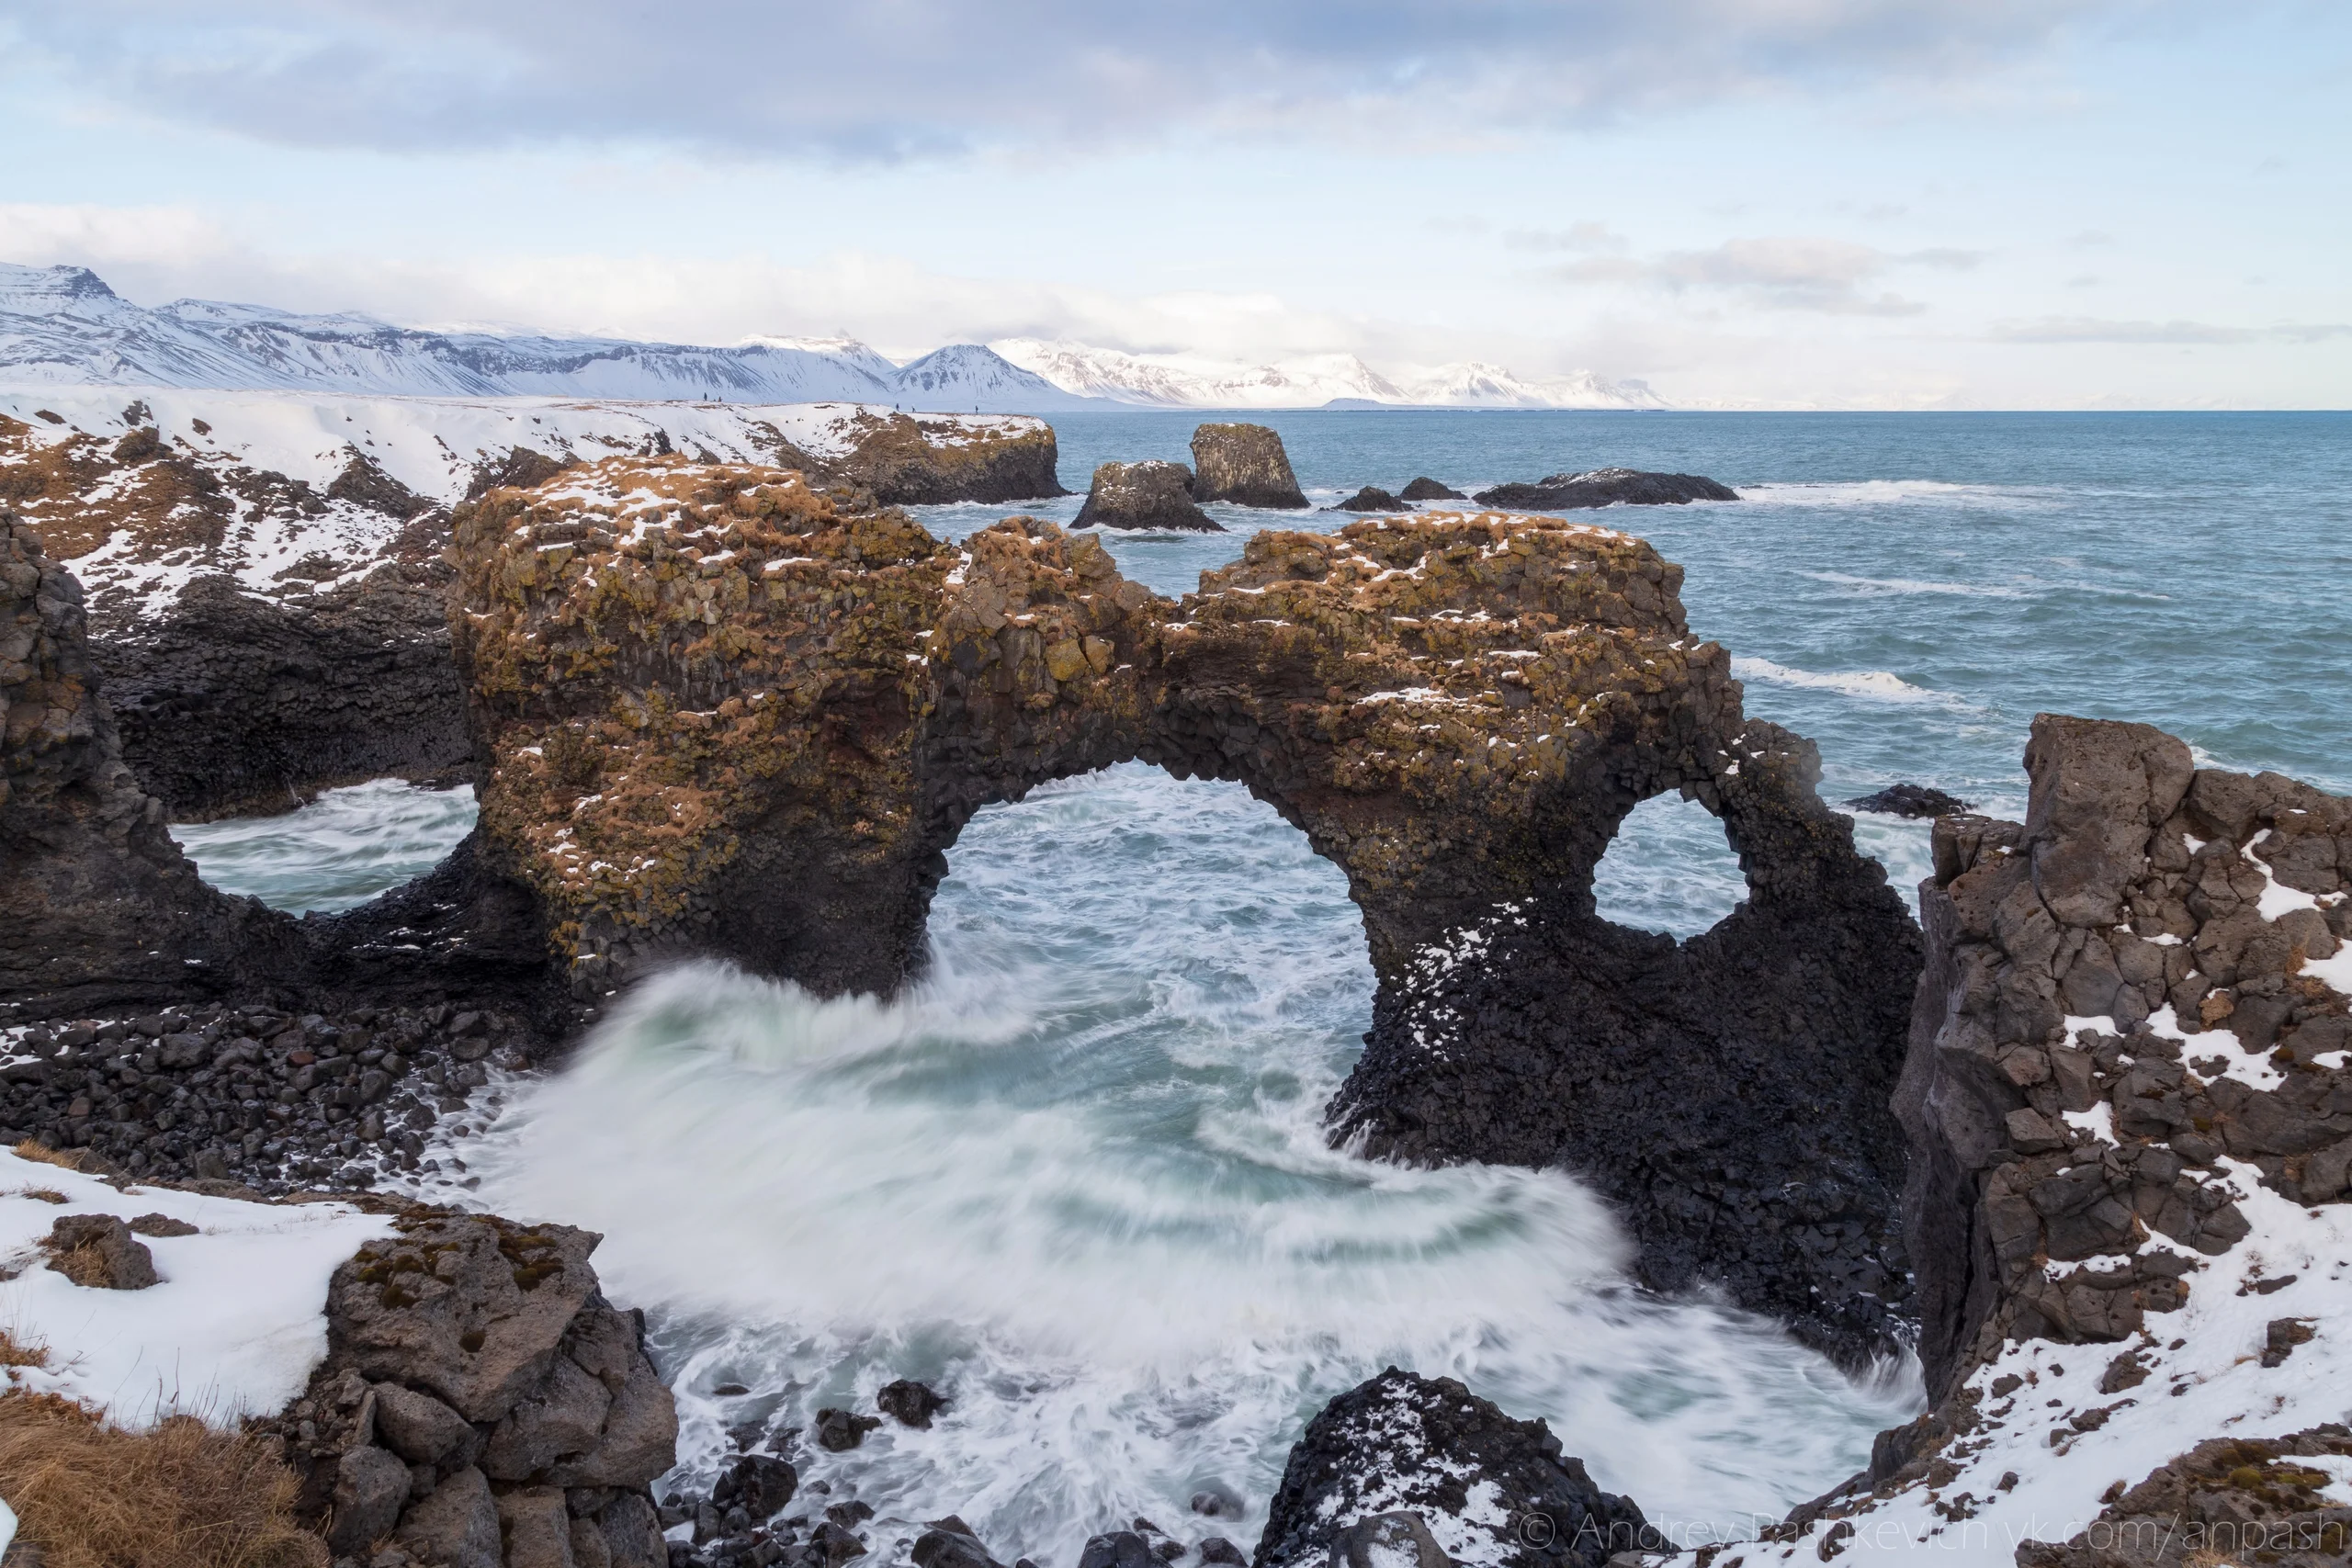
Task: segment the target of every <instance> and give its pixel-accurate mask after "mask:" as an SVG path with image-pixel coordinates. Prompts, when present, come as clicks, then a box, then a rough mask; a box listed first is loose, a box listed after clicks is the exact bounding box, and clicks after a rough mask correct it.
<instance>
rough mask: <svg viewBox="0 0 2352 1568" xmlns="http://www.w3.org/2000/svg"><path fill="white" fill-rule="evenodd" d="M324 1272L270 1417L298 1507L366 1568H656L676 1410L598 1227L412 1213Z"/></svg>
mask: <svg viewBox="0 0 2352 1568" xmlns="http://www.w3.org/2000/svg"><path fill="white" fill-rule="evenodd" d="M394 1224H395V1227H396V1229H397V1231H398V1234H397V1235H394V1236H392V1237H390V1238H389V1239H387V1240H384V1241H381V1242H373V1243H370V1244H369V1245H368V1246H367V1247H362V1248H361V1249H360V1251H359V1253H358V1254H357V1255H356V1257H354V1258H351V1259H350V1260H349V1261H347V1262H345V1263H344V1264H343V1265H341V1266H340V1267H339V1268H337V1269H335V1272H334V1278H333V1280H331V1281H330V1282H329V1284H328V1287H327V1302H326V1315H327V1356H326V1359H325V1360H324V1361H323V1362H322V1364H321V1365H320V1367H319V1369H318V1370H317V1371H315V1372H314V1373H313V1374H312V1375H311V1382H310V1386H309V1389H308V1390H307V1392H306V1393H304V1394H303V1396H302V1397H301V1398H300V1399H299V1400H297V1401H296V1402H295V1403H294V1404H292V1405H290V1406H288V1409H287V1410H286V1411H285V1412H284V1413H283V1414H281V1415H280V1416H278V1417H277V1419H276V1421H275V1422H274V1423H271V1425H272V1426H274V1427H275V1428H276V1430H277V1434H278V1436H279V1437H280V1438H281V1439H282V1440H283V1442H284V1444H285V1448H286V1457H287V1460H288V1462H289V1463H290V1464H291V1465H292V1466H293V1467H294V1469H295V1472H296V1473H297V1474H298V1475H300V1477H302V1482H303V1489H302V1498H301V1505H302V1507H303V1509H304V1511H305V1512H306V1513H307V1514H308V1515H309V1516H310V1517H311V1518H313V1519H315V1520H316V1521H317V1523H318V1527H319V1528H320V1529H321V1530H322V1533H323V1534H324V1535H325V1537H326V1539H327V1543H328V1545H329V1547H330V1548H331V1549H332V1550H333V1551H334V1552H335V1554H336V1556H337V1557H338V1558H345V1557H348V1558H355V1559H358V1560H361V1561H365V1562H369V1563H370V1564H371V1565H372V1568H406V1565H407V1564H409V1563H415V1564H418V1565H420V1568H423V1565H425V1564H434V1565H439V1564H450V1565H453V1568H455V1565H465V1568H499V1565H500V1564H502V1563H503V1564H504V1565H505V1568H588V1565H590V1564H596V1565H602V1568H664V1565H666V1563H667V1562H668V1560H669V1558H668V1551H667V1549H666V1547H665V1545H664V1543H663V1541H662V1534H661V1525H660V1520H659V1517H658V1516H657V1514H656V1511H655V1508H654V1504H653V1499H652V1495H651V1493H650V1490H649V1488H650V1485H651V1483H652V1482H653V1480H654V1478H655V1477H657V1476H659V1475H661V1474H662V1472H665V1471H667V1470H668V1469H670V1467H671V1466H672V1465H673V1464H674V1463H675V1462H676V1460H677V1438H678V1416H677V1409H676V1405H675V1403H674V1402H673V1399H672V1397H671V1394H670V1391H669V1389H668V1388H666V1387H665V1386H663V1384H662V1379H661V1377H660V1375H659V1374H658V1373H657V1372H656V1371H655V1370H654V1367H653V1363H652V1362H651V1360H650V1359H648V1358H647V1356H646V1353H645V1348H644V1325H643V1320H642V1317H641V1316H640V1315H639V1314H634V1313H628V1312H622V1311H620V1310H618V1309H616V1308H615V1307H614V1306H612V1305H611V1304H610V1303H607V1302H606V1301H605V1298H604V1296H603V1294H602V1293H601V1292H599V1290H598V1288H597V1281H596V1274H595V1270H594V1269H592V1268H591V1267H590V1266H589V1263H588V1255H589V1253H590V1252H591V1251H592V1250H593V1249H594V1247H595V1245H596V1242H597V1239H598V1238H597V1237H595V1236H594V1235H591V1234H589V1233H587V1232H585V1231H578V1230H573V1229H571V1227H569V1226H566V1225H539V1226H524V1225H518V1224H514V1223H512V1222H510V1221H507V1220H503V1219H499V1218H496V1217H494V1216H481V1217H476V1216H470V1215H457V1214H447V1213H437V1212H434V1211H415V1212H411V1213H405V1214H403V1215H401V1217H399V1218H398V1219H396V1220H395V1222H394Z"/></svg>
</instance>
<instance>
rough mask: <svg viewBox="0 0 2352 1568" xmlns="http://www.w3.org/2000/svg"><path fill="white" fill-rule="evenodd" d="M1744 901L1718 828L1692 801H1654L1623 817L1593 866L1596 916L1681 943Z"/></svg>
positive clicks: (1741, 882)
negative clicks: (1656, 933)
mask: <svg viewBox="0 0 2352 1568" xmlns="http://www.w3.org/2000/svg"><path fill="white" fill-rule="evenodd" d="M1746 897H1747V874H1746V873H1745V872H1743V871H1741V870H1740V868H1739V857H1738V856H1737V855H1736V854H1734V853H1733V852H1732V847H1731V840H1729V839H1727V838H1725V837H1724V825H1723V824H1722V823H1721V822H1720V821H1718V820H1716V819H1715V817H1714V815H1713V813H1712V812H1710V811H1708V809H1707V808H1706V807H1703V806H1702V805H1700V804H1699V803H1698V802H1697V801H1695V800H1685V799H1683V798H1682V797H1681V796H1679V795H1655V796H1653V797H1651V798H1650V799H1648V800H1645V801H1643V802H1642V803H1641V804H1640V805H1639V806H1636V807H1634V809H1633V810H1631V811H1630V812H1628V813H1626V815H1625V820H1624V821H1623V822H1622V823H1620V824H1618V828H1617V836H1616V837H1615V838H1614V839H1612V840H1610V843H1609V850H1608V852H1607V853H1605V854H1603V855H1602V856H1601V857H1600V864H1599V865H1597V866H1595V867H1594V868H1593V874H1592V898H1593V904H1594V906H1595V908H1596V910H1597V912H1598V913H1599V914H1600V918H1601V919H1604V920H1609V921H1612V922H1614V923H1615V924H1617V925H1621V926H1630V927H1632V928H1633V929H1634V930H1635V931H1664V932H1665V933H1666V934H1667V935H1668V936H1670V937H1672V938H1674V939H1675V940H1676V941H1677V942H1687V941H1689V940H1690V939H1691V938H1692V937H1694V936H1697V935H1698V934H1699V933H1700V932H1701V931H1707V930H1709V929H1711V928H1712V927H1713V926H1714V924H1715V923H1716V922H1717V921H1719V920H1721V919H1723V918H1724V916H1725V915H1728V914H1730V913H1731V912H1732V910H1733V909H1735V908H1737V907H1738V906H1739V903H1740V900H1742V899H1744V898H1746Z"/></svg>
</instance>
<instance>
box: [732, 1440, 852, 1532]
mask: <svg viewBox="0 0 2352 1568" xmlns="http://www.w3.org/2000/svg"><path fill="white" fill-rule="evenodd" d="M799 1489H800V1472H798V1471H797V1470H796V1469H794V1468H793V1467H792V1466H791V1465H790V1464H789V1463H787V1462H786V1461H783V1460H780V1459H775V1458H771V1457H770V1456H768V1455H766V1454H745V1455H744V1456H743V1457H742V1458H741V1459H739V1460H737V1461H735V1462H734V1463H733V1464H731V1465H729V1466H728V1468H727V1469H726V1471H725V1472H723V1473H721V1474H720V1476H719V1478H718V1484H717V1485H716V1486H714V1487H713V1488H712V1490H711V1494H710V1500H711V1502H712V1503H713V1504H714V1505H716V1506H718V1507H720V1508H722V1509H724V1508H730V1507H741V1509H742V1510H743V1512H744V1514H745V1515H746V1516H748V1517H750V1518H751V1519H752V1522H753V1523H755V1524H757V1523H761V1522H763V1521H765V1520H768V1519H772V1518H774V1517H775V1516H776V1515H778V1514H780V1513H782V1512H784V1510H785V1507H786V1505H788V1504H789V1503H790V1502H791V1501H792V1497H793V1494H794V1493H796V1492H797V1491H798V1490H799ZM829 1511H830V1510H829ZM869 1512H870V1510H869ZM834 1522H835V1523H836V1524H838V1523H840V1522H841V1521H840V1520H838V1519H837V1520H835V1521H834Z"/></svg>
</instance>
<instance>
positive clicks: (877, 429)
mask: <svg viewBox="0 0 2352 1568" xmlns="http://www.w3.org/2000/svg"><path fill="white" fill-rule="evenodd" d="M843 436H844V439H845V440H846V442H847V445H848V448H849V449H848V451H847V452H846V453H845V454H844V455H842V456H841V457H833V458H830V459H817V460H814V461H811V462H809V463H808V464H806V465H805V466H806V467H807V468H809V469H810V471H811V473H812V477H814V478H815V479H817V480H818V482H820V483H824V484H834V485H847V486H856V487H862V488H863V489H864V490H865V491H867V492H868V493H870V494H871V495H872V496H873V498H874V499H875V501H876V502H880V503H881V504H883V505H885V506H918V505H926V504H931V503H934V502H948V501H978V502H999V501H1029V500H1035V499H1038V498H1040V497H1045V496H1055V495H1067V494H1069V491H1065V490H1064V489H1062V486H1061V479H1060V478H1059V476H1058V474H1057V472H1056V468H1057V442H1056V439H1055V435H1054V429H1053V426H1051V425H1049V424H1047V423H1045V422H1044V421H1043V420H1036V419H1000V420H981V419H972V418H964V417H959V418H956V419H942V418H938V417H924V416H920V415H915V414H905V413H888V414H886V413H882V412H878V411H875V410H865V411H862V412H859V414H858V415H857V416H856V417H855V418H854V419H853V420H852V421H851V422H850V423H849V425H848V426H847V427H846V429H845V431H844V432H843Z"/></svg>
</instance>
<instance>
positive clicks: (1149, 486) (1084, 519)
mask: <svg viewBox="0 0 2352 1568" xmlns="http://www.w3.org/2000/svg"><path fill="white" fill-rule="evenodd" d="M1070 526H1071V527H1073V528H1094V527H1103V528H1126V529H1164V530H1168V531H1171V532H1175V533H1186V534H1222V533H1224V532H1225V525H1224V524H1222V523H1219V522H1218V521H1217V520H1216V518H1214V517H1211V516H1210V515H1209V514H1208V513H1205V512H1204V511H1202V510H1201V509H1200V508H1199V507H1198V506H1195V505H1194V504H1193V474H1192V470H1191V469H1189V468H1185V467H1184V465H1183V464H1182V463H1163V462H1159V461H1158V460H1157V459H1153V460H1149V461H1146V462H1141V463H1105V464H1103V466H1102V467H1101V468H1097V469H1095V470H1094V483H1093V485H1092V487H1091V489H1089V490H1088V491H1087V492H1086V504H1085V505H1084V506H1082V507H1080V508H1079V513H1078V518H1077V521H1075V522H1073V523H1072V524H1071V525H1070Z"/></svg>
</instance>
